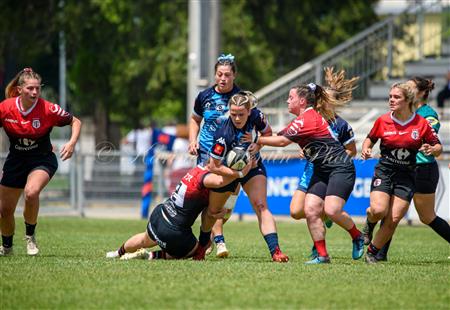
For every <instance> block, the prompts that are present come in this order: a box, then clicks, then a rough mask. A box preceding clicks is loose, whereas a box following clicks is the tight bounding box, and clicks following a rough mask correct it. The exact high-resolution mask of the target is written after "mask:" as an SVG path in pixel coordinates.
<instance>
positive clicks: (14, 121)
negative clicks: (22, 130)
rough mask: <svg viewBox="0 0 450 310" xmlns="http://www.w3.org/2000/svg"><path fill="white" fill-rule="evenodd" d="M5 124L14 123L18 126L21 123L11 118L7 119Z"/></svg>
mask: <svg viewBox="0 0 450 310" xmlns="http://www.w3.org/2000/svg"><path fill="white" fill-rule="evenodd" d="M5 122H8V123H13V124H17V123H19V121H18V120H16V119H11V118H5Z"/></svg>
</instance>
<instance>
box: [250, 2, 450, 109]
mask: <svg viewBox="0 0 450 310" xmlns="http://www.w3.org/2000/svg"><path fill="white" fill-rule="evenodd" d="M448 5H449V3H448V1H447V0H436V1H418V2H412V3H411V4H410V5H409V6H408V8H407V9H406V10H405V11H404V12H403V13H401V14H399V15H396V16H391V17H388V18H386V19H385V20H382V21H380V22H378V23H376V24H375V25H373V26H371V27H369V28H368V29H366V30H364V31H362V32H360V33H359V34H357V35H355V36H354V37H352V38H350V39H348V40H347V41H345V42H344V43H342V44H340V45H338V46H336V47H335V48H333V49H331V50H330V51H328V52H326V53H324V54H323V55H320V56H318V57H316V58H315V59H313V60H311V61H309V62H307V63H305V64H303V65H302V66H300V67H298V68H297V69H295V70H293V71H291V72H289V73H287V74H286V75H284V76H283V77H281V78H279V79H277V80H275V81H274V82H272V83H270V84H269V85H267V86H265V87H264V88H262V89H260V90H258V91H257V92H256V93H255V95H256V96H257V97H258V98H259V106H261V107H271V108H278V107H281V106H284V105H285V101H286V98H287V94H288V92H289V90H290V89H291V88H292V87H293V86H295V85H298V84H301V83H309V82H315V83H317V84H323V82H324V81H323V68H324V67H327V66H333V67H335V68H345V70H346V72H347V74H348V76H359V77H360V82H359V87H358V89H357V90H356V91H355V93H354V97H355V98H365V97H366V96H367V93H368V86H369V81H370V80H371V79H386V78H390V77H392V76H393V75H397V76H401V75H402V74H403V71H404V63H405V62H407V61H412V60H417V59H420V58H423V57H426V56H428V55H433V56H439V55H441V53H442V50H443V48H441V47H442V46H444V45H445V44H448V41H449V40H450V39H449V37H450V34H447V32H448V31H449V30H448V29H449V26H450V22H449V19H450V15H449V13H448V12H449V7H448ZM425 13H428V14H431V16H432V17H433V16H435V19H436V20H438V22H436V25H435V26H436V27H434V28H433V27H431V28H432V29H427V28H425V27H424V26H423V25H424V19H425V17H426V15H425Z"/></svg>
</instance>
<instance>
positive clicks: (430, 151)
mask: <svg viewBox="0 0 450 310" xmlns="http://www.w3.org/2000/svg"><path fill="white" fill-rule="evenodd" d="M419 151H421V152H422V153H424V154H425V155H427V156H430V155H432V156H434V157H438V156H439V155H441V153H442V144H440V143H437V144H435V145H430V144H428V143H424V144H422V146H421V147H420V149H419Z"/></svg>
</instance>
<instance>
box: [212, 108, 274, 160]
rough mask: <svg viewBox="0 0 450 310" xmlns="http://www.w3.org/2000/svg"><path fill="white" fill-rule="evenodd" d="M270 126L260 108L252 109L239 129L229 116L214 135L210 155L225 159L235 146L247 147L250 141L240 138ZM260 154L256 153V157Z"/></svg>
mask: <svg viewBox="0 0 450 310" xmlns="http://www.w3.org/2000/svg"><path fill="white" fill-rule="evenodd" d="M269 128H270V125H269V123H268V121H267V118H266V116H265V115H264V113H262V112H261V111H260V110H259V109H257V108H254V109H252V110H251V112H250V115H249V117H248V119H247V122H246V123H245V125H244V127H242V128H241V129H238V128H236V127H235V126H234V124H233V122H232V121H231V118H229V117H228V118H227V119H226V120H225V122H224V123H223V125H222V127H220V128H219V130H217V131H216V134H215V135H214V145H213V147H212V148H211V152H210V156H211V157H212V158H215V159H218V160H221V161H224V159H225V158H226V155H227V154H228V152H229V151H230V150H231V149H232V148H234V147H235V146H242V147H244V148H245V149H247V148H248V147H249V146H250V143H242V142H241V141H240V140H241V138H242V136H243V135H244V134H245V133H247V132H255V134H256V133H257V132H261V133H264V132H265V131H266V130H268V129H269ZM258 157H259V154H257V155H256V158H258Z"/></svg>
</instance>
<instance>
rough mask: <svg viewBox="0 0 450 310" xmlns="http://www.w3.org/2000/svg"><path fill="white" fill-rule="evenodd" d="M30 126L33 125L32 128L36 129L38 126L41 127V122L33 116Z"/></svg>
mask: <svg viewBox="0 0 450 310" xmlns="http://www.w3.org/2000/svg"><path fill="white" fill-rule="evenodd" d="M31 126H33V128H36V129H38V128H39V127H41V122H40V121H39V119H37V118H35V119H33V122H32V123H31Z"/></svg>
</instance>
